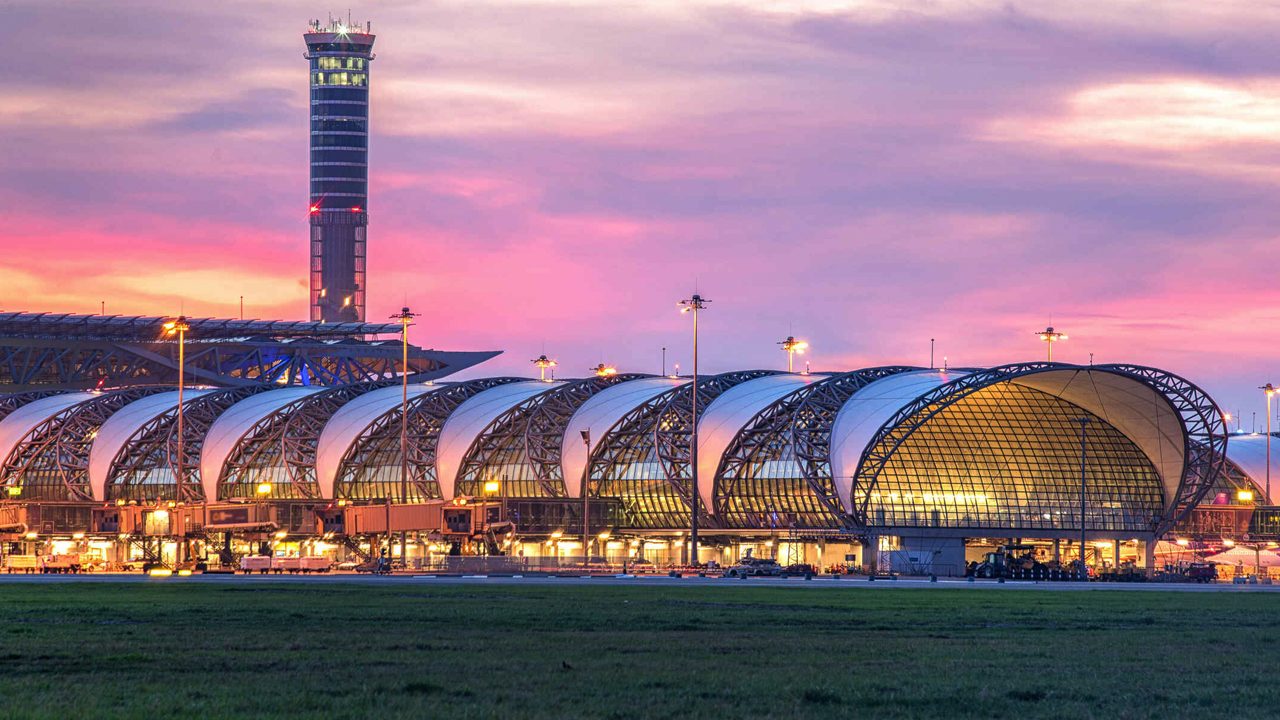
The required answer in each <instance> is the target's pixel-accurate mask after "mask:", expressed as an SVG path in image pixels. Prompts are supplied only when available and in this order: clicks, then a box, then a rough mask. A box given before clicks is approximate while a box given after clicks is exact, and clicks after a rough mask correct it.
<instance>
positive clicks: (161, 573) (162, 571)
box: [147, 568, 173, 578]
mask: <svg viewBox="0 0 1280 720" xmlns="http://www.w3.org/2000/svg"><path fill="white" fill-rule="evenodd" d="M147 574H148V575H150V576H151V577H154V578H167V577H169V576H171V575H173V571H172V570H170V569H169V568H151V569H150V570H148V571H147Z"/></svg>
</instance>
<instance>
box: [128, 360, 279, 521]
mask: <svg viewBox="0 0 1280 720" xmlns="http://www.w3.org/2000/svg"><path fill="white" fill-rule="evenodd" d="M273 389H275V386H272V385H253V386H249V387H238V388H229V389H225V390H215V391H213V392H209V393H206V394H203V395H199V396H196V397H193V398H191V399H189V400H184V401H183V409H182V420H183V442H182V476H181V477H178V472H177V456H178V433H177V424H178V423H177V420H178V411H177V408H176V407H174V408H169V409H167V410H165V411H164V412H162V413H160V414H159V415H157V416H156V417H154V418H151V419H150V420H148V421H147V422H146V423H145V424H143V425H142V427H140V428H138V429H137V430H136V431H135V432H134V433H133V434H132V435H131V436H130V437H129V439H128V440H127V441H126V442H125V443H124V445H123V446H122V447H121V448H120V451H119V452H117V453H116V456H115V457H114V458H112V460H111V471H110V473H109V475H108V476H107V482H106V487H105V489H104V492H105V495H106V499H107V500H136V501H138V502H152V501H158V500H175V501H178V502H204V501H205V493H204V487H203V485H202V484H201V482H200V451H201V449H203V447H204V438H205V434H206V433H207V432H208V431H209V427H210V426H211V425H213V422H214V421H215V420H217V419H218V416H219V415H220V414H222V412H223V411H225V410H226V409H227V408H229V407H231V406H232V405H234V404H236V403H238V402H240V401H241V400H243V399H245V398H247V397H249V396H251V395H256V394H258V393H261V392H268V391H270V390H273ZM148 492H150V494H148Z"/></svg>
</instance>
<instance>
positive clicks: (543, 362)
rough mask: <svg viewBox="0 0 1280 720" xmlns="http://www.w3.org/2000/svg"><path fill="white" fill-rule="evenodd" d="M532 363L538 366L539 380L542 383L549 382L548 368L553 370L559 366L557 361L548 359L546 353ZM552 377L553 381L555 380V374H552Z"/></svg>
mask: <svg viewBox="0 0 1280 720" xmlns="http://www.w3.org/2000/svg"><path fill="white" fill-rule="evenodd" d="M530 362H532V363H533V364H534V365H537V366H538V379H539V380H541V381H542V382H546V381H547V368H553V367H555V366H556V365H557V364H558V363H556V361H555V360H552V359H551V358H549V357H547V356H546V354H545V353H544V354H542V355H539V356H538V357H536V358H534V359H533V360H531V361H530ZM551 377H552V378H553V379H554V378H555V372H552V373H551Z"/></svg>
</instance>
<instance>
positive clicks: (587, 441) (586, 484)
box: [580, 365, 604, 568]
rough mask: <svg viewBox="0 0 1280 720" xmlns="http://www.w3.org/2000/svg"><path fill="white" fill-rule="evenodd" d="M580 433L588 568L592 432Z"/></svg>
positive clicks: (584, 547) (584, 563)
mask: <svg viewBox="0 0 1280 720" xmlns="http://www.w3.org/2000/svg"><path fill="white" fill-rule="evenodd" d="M601 367H604V366H603V365H601ZM580 432H581V433H582V443H583V444H584V445H586V446H587V466H586V468H584V469H583V471H582V567H583V568H586V567H587V566H588V565H590V564H591V551H590V550H589V549H588V548H589V547H590V545H591V430H590V429H587V430H582V431H580Z"/></svg>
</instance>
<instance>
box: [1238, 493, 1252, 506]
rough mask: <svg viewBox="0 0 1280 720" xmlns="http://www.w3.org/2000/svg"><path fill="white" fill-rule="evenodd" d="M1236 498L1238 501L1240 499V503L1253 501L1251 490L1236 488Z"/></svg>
mask: <svg viewBox="0 0 1280 720" xmlns="http://www.w3.org/2000/svg"><path fill="white" fill-rule="evenodd" d="M1236 500H1238V501H1240V502H1242V503H1250V502H1253V491H1252V490H1237V491H1236Z"/></svg>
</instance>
